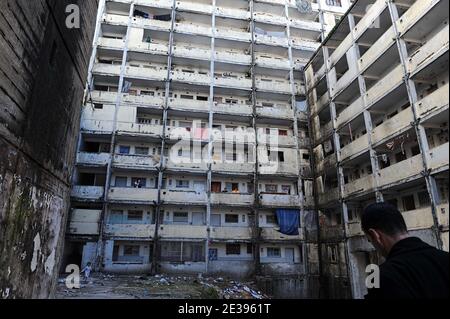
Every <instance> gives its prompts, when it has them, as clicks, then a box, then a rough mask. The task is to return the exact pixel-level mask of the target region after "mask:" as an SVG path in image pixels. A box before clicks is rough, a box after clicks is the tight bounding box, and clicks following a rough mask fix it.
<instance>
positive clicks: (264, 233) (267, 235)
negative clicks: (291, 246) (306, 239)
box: [261, 227, 303, 240]
mask: <svg viewBox="0 0 450 319" xmlns="http://www.w3.org/2000/svg"><path fill="white" fill-rule="evenodd" d="M298 232H299V234H298V235H294V236H289V235H285V234H282V233H280V232H279V231H278V230H277V228H273V227H261V237H262V239H263V240H302V239H303V233H302V229H301V228H299V229H298Z"/></svg>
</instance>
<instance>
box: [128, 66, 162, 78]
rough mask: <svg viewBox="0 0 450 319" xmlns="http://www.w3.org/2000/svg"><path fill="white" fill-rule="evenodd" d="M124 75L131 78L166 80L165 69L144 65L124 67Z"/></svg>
mask: <svg viewBox="0 0 450 319" xmlns="http://www.w3.org/2000/svg"><path fill="white" fill-rule="evenodd" d="M125 76H126V77H128V78H133V79H141V80H149V81H160V82H162V81H166V80H167V71H166V70H156V69H150V68H144V67H136V66H127V67H126V68H125Z"/></svg>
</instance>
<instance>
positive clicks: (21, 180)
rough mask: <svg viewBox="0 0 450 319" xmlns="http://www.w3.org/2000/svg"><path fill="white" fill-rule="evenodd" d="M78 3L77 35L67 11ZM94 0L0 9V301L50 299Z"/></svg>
mask: <svg viewBox="0 0 450 319" xmlns="http://www.w3.org/2000/svg"><path fill="white" fill-rule="evenodd" d="M69 4H79V8H80V15H81V21H80V22H81V25H80V28H79V29H68V28H67V27H66V24H65V21H66V17H67V16H66V13H65V11H66V7H67V5H69ZM97 5H98V1H97V0H87V1H86V0H83V1H82V0H70V1H69V0H58V1H56V0H34V1H26V0H3V1H1V2H0V12H1V14H0V71H1V72H0V104H1V107H0V295H1V297H2V298H47V297H52V296H53V291H54V288H55V285H56V278H57V273H58V268H59V267H58V266H59V261H60V257H61V255H62V246H63V238H64V231H65V224H66V219H67V213H68V205H69V195H70V194H69V191H70V178H71V171H72V168H73V163H74V159H75V150H76V144H77V143H76V141H77V135H78V133H77V132H78V128H79V117H80V105H81V102H82V97H83V89H84V86H85V85H84V84H85V80H86V78H87V69H88V64H89V57H90V51H91V47H92V45H91V44H92V37H93V34H94V25H95V19H96V12H97Z"/></svg>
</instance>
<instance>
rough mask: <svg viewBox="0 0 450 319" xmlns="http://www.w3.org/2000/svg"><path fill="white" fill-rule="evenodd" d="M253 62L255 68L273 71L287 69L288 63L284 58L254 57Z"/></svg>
mask: <svg viewBox="0 0 450 319" xmlns="http://www.w3.org/2000/svg"><path fill="white" fill-rule="evenodd" d="M255 62H256V65H257V66H261V67H265V68H273V69H289V67H290V64H289V61H288V60H286V59H285V58H276V57H267V56H256V58H255Z"/></svg>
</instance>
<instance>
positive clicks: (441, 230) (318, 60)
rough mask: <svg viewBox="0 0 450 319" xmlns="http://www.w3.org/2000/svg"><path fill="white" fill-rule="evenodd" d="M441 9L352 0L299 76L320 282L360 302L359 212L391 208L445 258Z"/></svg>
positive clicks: (444, 21)
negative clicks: (382, 204) (378, 204)
mask: <svg viewBox="0 0 450 319" xmlns="http://www.w3.org/2000/svg"><path fill="white" fill-rule="evenodd" d="M448 6H449V3H448V1H439V0H426V1H425V0H424V1H422V0H418V1H414V0H408V1H389V0H377V1H375V0H359V1H356V2H355V3H354V5H353V6H352V8H351V10H350V11H349V12H348V13H347V14H346V16H345V17H344V18H343V19H342V20H341V23H340V24H339V25H338V26H337V27H336V28H335V30H333V31H332V32H331V33H330V35H329V36H328V37H327V38H326V39H324V43H323V45H322V46H321V48H320V49H319V50H318V51H317V53H316V54H315V56H314V57H313V58H312V60H311V61H310V63H309V64H308V65H307V67H306V69H305V79H306V86H307V88H306V91H307V96H308V104H309V113H310V114H309V115H310V118H311V130H312V149H313V154H314V156H313V162H314V164H313V168H314V178H315V184H314V187H315V192H316V195H317V196H316V207H317V209H318V211H319V215H320V231H319V250H320V253H319V254H320V256H321V267H322V270H323V271H322V276H323V278H324V281H325V283H326V285H327V286H328V289H326V290H327V291H328V292H329V295H328V297H330V298H333V297H334V298H341V297H348V296H353V297H354V298H362V297H363V296H364V294H365V293H366V292H367V290H366V288H365V285H364V279H365V276H366V275H367V274H366V273H365V269H366V266H367V265H368V264H370V263H377V262H379V261H381V257H380V256H378V255H377V254H376V253H375V251H374V250H373V248H372V247H371V245H370V244H369V243H368V242H367V241H366V239H365V238H364V236H363V233H362V231H361V225H360V213H361V211H362V208H363V207H364V206H365V205H366V204H368V203H370V202H374V201H387V202H389V203H392V204H394V205H395V206H397V207H398V209H399V210H400V211H401V212H402V214H403V215H404V217H405V220H406V223H407V226H408V228H409V230H410V231H411V233H412V234H413V235H416V236H418V237H420V238H422V239H423V240H424V241H426V242H428V243H430V244H432V245H434V246H436V247H438V248H441V249H444V250H447V251H448V247H449V243H448V216H449V206H448V185H449V179H448V169H449V161H448V147H449V146H448V145H449V144H448V141H449V140H448V101H449V98H448V80H449V76H448V60H449V53H448V46H449V41H448V40H449V34H448V13H447V12H448Z"/></svg>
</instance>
